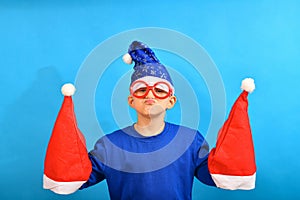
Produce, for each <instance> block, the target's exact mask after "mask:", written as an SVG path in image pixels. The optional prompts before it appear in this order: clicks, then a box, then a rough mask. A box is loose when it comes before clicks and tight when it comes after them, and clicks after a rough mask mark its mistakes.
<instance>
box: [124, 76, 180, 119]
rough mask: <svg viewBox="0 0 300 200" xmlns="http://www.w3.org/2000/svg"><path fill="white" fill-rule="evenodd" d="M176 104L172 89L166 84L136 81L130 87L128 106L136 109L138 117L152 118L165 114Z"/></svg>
mask: <svg viewBox="0 0 300 200" xmlns="http://www.w3.org/2000/svg"><path fill="white" fill-rule="evenodd" d="M175 103H176V97H175V96H173V95H172V89H171V87H170V86H169V85H168V83H166V82H161V81H160V82H156V83H154V84H148V83H146V82H144V81H136V82H134V83H133V84H132V85H131V87H130V95H129V97H128V104H129V105H130V106H131V107H132V108H134V109H135V110H136V111H137V113H138V115H142V116H152V117H154V116H155V115H159V114H164V113H165V111H166V110H167V109H171V108H172V107H173V106H174V105H175Z"/></svg>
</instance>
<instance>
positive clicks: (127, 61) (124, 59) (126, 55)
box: [123, 53, 132, 65]
mask: <svg viewBox="0 0 300 200" xmlns="http://www.w3.org/2000/svg"><path fill="white" fill-rule="evenodd" d="M123 61H124V62H125V63H127V64H128V65H130V64H131V63H132V58H131V56H130V54H129V53H126V54H125V55H124V56H123Z"/></svg>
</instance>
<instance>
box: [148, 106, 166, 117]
mask: <svg viewBox="0 0 300 200" xmlns="http://www.w3.org/2000/svg"><path fill="white" fill-rule="evenodd" d="M165 112H166V110H165V109H164V108H163V107H162V106H160V105H154V106H152V107H151V108H149V110H148V115H149V116H150V117H156V116H160V115H161V114H164V113H165Z"/></svg>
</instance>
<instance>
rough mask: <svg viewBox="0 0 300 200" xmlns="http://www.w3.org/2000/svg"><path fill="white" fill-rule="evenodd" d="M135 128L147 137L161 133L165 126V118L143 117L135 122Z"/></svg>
mask: <svg viewBox="0 0 300 200" xmlns="http://www.w3.org/2000/svg"><path fill="white" fill-rule="evenodd" d="M134 128H135V130H136V131H137V132H138V133H139V134H141V135H142V136H145V137H150V136H155V135H158V134H160V133H161V132H162V131H163V130H164V128H165V121H164V118H146V119H145V118H143V119H138V121H137V122H136V123H135V124H134Z"/></svg>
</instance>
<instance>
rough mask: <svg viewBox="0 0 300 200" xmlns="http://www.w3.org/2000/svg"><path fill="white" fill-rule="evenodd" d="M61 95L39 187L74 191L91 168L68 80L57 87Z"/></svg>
mask: <svg viewBox="0 0 300 200" xmlns="http://www.w3.org/2000/svg"><path fill="white" fill-rule="evenodd" d="M61 91H62V93H63V95H64V101H63V104H62V107H61V109H60V111H59V113H58V116H57V119H56V122H55V124H54V128H53V131H52V135H51V138H50V141H49V144H48V148H47V152H46V157H45V163H44V177H43V187H44V188H45V189H50V190H52V191H53V192H55V193H58V194H70V193H73V192H75V191H76V190H77V189H78V188H79V187H80V186H81V185H82V184H83V183H85V182H86V181H87V180H88V178H89V176H90V173H91V171H92V166H91V162H90V160H89V158H88V153H87V150H86V145H85V138H84V136H83V135H82V133H81V132H80V130H79V129H78V127H77V122H76V117H75V113H74V105H73V101H72V95H73V94H74V92H75V87H74V86H73V85H72V84H70V83H68V84H65V85H64V86H63V87H62V89H61Z"/></svg>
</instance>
